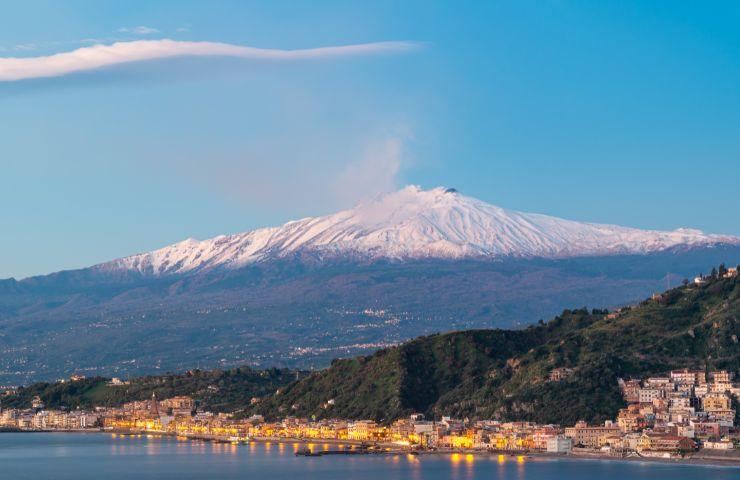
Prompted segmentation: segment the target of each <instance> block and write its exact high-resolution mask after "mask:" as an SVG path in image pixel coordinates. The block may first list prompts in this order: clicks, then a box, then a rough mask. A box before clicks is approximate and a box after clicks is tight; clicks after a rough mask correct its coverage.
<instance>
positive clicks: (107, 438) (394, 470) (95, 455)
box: [0, 433, 740, 480]
mask: <svg viewBox="0 0 740 480" xmlns="http://www.w3.org/2000/svg"><path fill="white" fill-rule="evenodd" d="M316 447H317V448H323V447H324V446H323V445H321V444H319V445H316ZM294 448H295V447H294V446H293V445H292V444H274V443H273V444H258V443H253V444H249V445H224V444H213V443H200V442H190V441H178V440H176V439H173V438H160V437H146V436H141V437H113V436H111V435H108V434H98V433H89V434H65V433H0V479H6V478H7V479H13V480H23V479H29V480H30V479H33V480H39V479H59V480H67V479H69V480H85V479H103V480H119V479H137V480H146V479H157V480H163V479H177V480H185V479H221V480H230V479H246V478H253V479H268V478H269V479H290V480H309V479H328V480H332V479H337V480H339V479H342V480H353V479H357V480H360V479H382V480H393V479H425V480H427V479H429V480H433V479H478V478H485V479H501V480H503V479H507V480H508V479H511V480H525V479H547V480H560V479H562V480H594V479H597V480H612V479H614V480H625V479H629V480H639V479H650V480H660V479H670V480H683V479H686V480H698V479H708V480H713V479H716V480H720V479H722V480H724V479H731V478H732V479H737V478H740V468H721V467H706V466H693V465H663V464H655V463H632V462H616V461H598V460H588V461H584V460H559V459H558V460H555V459H531V458H526V459H522V460H517V459H516V458H509V457H506V458H499V457H497V456H495V455H493V456H486V455H483V456H475V457H472V456H467V455H455V456H453V455H426V456H418V457H413V456H407V455H398V456H375V455H362V456H332V457H296V456H295V455H294ZM326 448H329V446H328V445H327V446H326ZM332 448H333V447H332Z"/></svg>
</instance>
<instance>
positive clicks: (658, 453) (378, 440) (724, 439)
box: [0, 368, 740, 461]
mask: <svg viewBox="0 0 740 480" xmlns="http://www.w3.org/2000/svg"><path fill="white" fill-rule="evenodd" d="M571 374H572V370H570V369H568V368H557V369H554V370H552V371H551V372H550V376H549V381H552V382H560V381H567V379H568V377H569V376H570V375H571ZM733 377H734V374H733V372H728V371H710V372H705V371H703V370H689V369H682V370H674V371H671V372H669V374H668V375H666V376H659V377H649V378H644V379H633V378H631V379H619V387H620V389H621V392H622V395H623V399H624V401H625V403H626V404H627V406H626V407H625V408H622V409H621V410H620V411H619V413H618V415H617V417H616V418H615V419H613V420H607V421H606V422H604V423H603V424H599V425H589V424H587V423H586V422H583V421H581V422H578V423H576V424H575V425H572V426H565V427H563V426H560V425H541V424H536V423H531V422H506V421H499V420H475V421H471V420H469V419H455V418H451V417H447V416H443V417H441V418H439V419H429V418H425V417H424V415H422V414H412V415H410V416H408V417H407V418H402V419H398V420H396V421H394V422H392V423H390V424H383V423H378V422H375V421H373V420H343V419H323V420H315V419H307V418H296V417H286V418H283V419H282V420H280V421H266V420H265V419H264V418H263V417H262V416H260V415H252V416H250V417H246V418H239V417H238V416H235V415H234V414H228V413H213V412H208V411H201V409H200V408H199V407H198V405H197V403H196V401H195V400H193V399H192V398H190V397H187V396H180V397H174V398H166V399H162V400H159V399H157V398H156V397H155V396H152V398H150V399H147V400H142V401H135V402H129V403H125V404H123V405H122V406H120V407H115V408H110V407H96V408H94V409H92V410H89V411H82V410H72V411H64V410H50V409H46V408H45V406H44V403H43V401H42V399H41V398H38V397H36V398H34V399H33V402H32V405H31V406H30V407H31V408H27V409H2V410H0V428H1V429H5V430H16V431H103V432H110V433H111V434H115V435H137V434H159V435H169V436H176V437H181V438H189V439H200V440H211V441H218V442H229V443H235V444H238V443H242V442H248V441H276V442H283V441H284V442H288V441H292V442H294V444H295V445H296V446H297V445H299V444H300V443H305V444H306V445H308V447H309V449H308V450H306V451H307V452H309V453H311V452H312V450H311V449H315V448H316V447H315V444H317V443H326V444H336V445H339V446H341V447H342V448H345V447H349V448H351V449H352V450H354V451H355V452H369V451H375V452H435V451H436V452H450V453H455V452H458V453H475V452H498V453H504V454H506V453H508V454H512V455H526V454H537V453H547V454H554V455H572V456H578V455H580V456H589V455H591V456H601V457H603V456H608V457H614V458H630V457H638V458H662V459H680V458H687V457H691V456H693V455H696V454H697V453H698V452H701V453H702V454H705V455H708V456H710V457H711V456H712V455H714V458H725V459H728V460H731V461H740V456H738V455H737V453H740V450H738V446H739V445H740V429H738V428H737V427H736V425H735V418H736V413H737V412H736V408H737V400H738V398H740V384H738V383H736V382H735V381H734V380H735V379H734V378H733ZM76 380H79V377H73V378H71V379H70V380H69V381H76ZM112 384H117V385H120V386H125V384H126V382H122V381H120V380H118V379H113V380H112ZM252 402H253V403H257V402H259V399H257V398H254V399H252ZM326 402H327V405H331V404H333V402H334V400H333V399H327V401H326ZM297 448H298V447H296V449H297ZM316 454H317V455H318V454H320V453H316Z"/></svg>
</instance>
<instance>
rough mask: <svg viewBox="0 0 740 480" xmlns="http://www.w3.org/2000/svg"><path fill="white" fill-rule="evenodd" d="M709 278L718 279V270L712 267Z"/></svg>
mask: <svg viewBox="0 0 740 480" xmlns="http://www.w3.org/2000/svg"><path fill="white" fill-rule="evenodd" d="M709 276H710V277H712V278H717V268H716V267H712V273H710V274H709Z"/></svg>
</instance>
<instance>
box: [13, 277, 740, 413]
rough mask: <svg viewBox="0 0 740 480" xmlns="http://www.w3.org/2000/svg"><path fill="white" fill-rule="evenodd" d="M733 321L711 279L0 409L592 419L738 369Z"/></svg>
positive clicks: (738, 296)
mask: <svg viewBox="0 0 740 480" xmlns="http://www.w3.org/2000/svg"><path fill="white" fill-rule="evenodd" d="M739 317H740V281H738V278H732V279H715V280H711V281H709V282H708V283H707V284H705V285H702V286H696V285H688V286H686V287H679V288H676V289H673V290H670V291H668V292H665V293H664V294H663V295H662V296H661V297H660V298H657V299H651V300H646V301H644V302H642V303H640V304H639V305H637V306H634V307H632V308H629V309H625V310H624V311H622V312H621V313H619V314H608V312H606V311H588V310H586V309H585V308H584V309H578V310H566V311H564V312H563V313H562V314H561V315H559V316H557V317H555V318H554V319H552V320H551V321H549V322H547V323H541V324H539V325H536V326H532V327H529V328H527V329H523V330H468V331H461V332H453V333H447V334H438V335H431V336H426V337H420V338H417V339H416V340H413V341H410V342H407V343H405V344H403V345H401V346H399V347H395V348H389V349H384V350H380V351H378V352H376V353H375V354H373V355H370V356H365V357H357V358H353V359H344V360H334V361H333V362H332V364H331V366H330V367H329V368H327V369H325V370H322V371H318V372H314V373H310V374H308V373H305V372H301V373H298V372H296V371H292V370H287V369H282V370H278V369H269V370H254V369H250V368H247V367H241V368H235V369H232V370H226V371H220V370H213V371H194V372H188V373H186V374H180V375H174V374H168V375H164V376H147V377H138V378H134V379H132V380H131V383H130V384H129V385H125V386H109V385H107V379H103V378H91V379H85V380H81V381H77V382H64V383H37V384H33V385H30V386H28V387H25V388H21V389H20V390H19V391H18V393H17V394H15V395H12V396H8V397H4V398H1V399H0V400H1V401H2V403H1V406H2V407H6V408H7V407H19V408H26V407H29V406H30V403H31V399H32V398H33V397H34V396H35V395H39V396H40V397H41V399H42V400H43V401H44V403H45V404H46V405H47V406H48V407H49V408H60V407H66V408H77V407H81V408H89V407H92V406H116V405H120V404H122V403H124V402H128V401H132V400H143V399H147V398H149V397H151V395H152V393H154V394H156V396H157V397H158V398H160V399H161V398H167V397H171V396H175V395H190V396H193V397H194V398H195V399H196V400H197V401H198V402H199V403H200V405H201V406H202V407H203V408H206V409H210V410H214V411H234V412H241V413H242V414H244V415H248V414H252V413H260V414H263V415H265V416H267V417H268V418H277V417H284V416H288V415H297V416H316V417H317V418H326V417H343V418H354V419H359V418H372V419H376V420H381V421H391V420H393V419H396V418H399V417H401V416H405V415H408V414H409V413H412V412H423V413H425V414H427V415H429V416H434V417H437V418H438V417H440V416H441V415H453V416H457V417H469V418H499V419H508V420H532V421H537V422H543V423H550V422H553V423H561V424H572V423H574V422H575V421H577V420H579V419H585V420H588V421H601V420H604V419H607V418H613V417H614V416H615V415H616V412H617V410H618V409H619V408H620V407H622V406H623V402H622V400H621V397H620V393H619V390H618V387H617V378H618V377H620V376H622V377H629V376H646V375H653V374H662V373H665V372H667V371H668V370H671V369H675V368H683V367H689V368H707V369H728V370H733V371H736V372H737V371H739V370H740V345H739V344H738V336H739V335H740V331H739V330H740V329H738V318H739ZM556 367H568V368H571V369H573V375H572V376H571V377H569V378H567V379H565V380H562V381H559V382H550V381H548V376H549V373H550V371H551V370H552V369H553V368H556ZM296 378H298V379H297V380H296ZM276 392H277V393H276ZM252 397H261V401H260V402H259V404H257V405H255V406H250V400H251V398H252ZM331 399H333V400H334V401H333V402H329V400H331Z"/></svg>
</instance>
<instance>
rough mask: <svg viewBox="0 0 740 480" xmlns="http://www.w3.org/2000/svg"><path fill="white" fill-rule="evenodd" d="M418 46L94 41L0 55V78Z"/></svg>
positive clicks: (388, 50)
mask: <svg viewBox="0 0 740 480" xmlns="http://www.w3.org/2000/svg"><path fill="white" fill-rule="evenodd" d="M417 47H418V44H417V43H414V42H376V43H363V44H357V45H344V46H338V47H320V48H309V49H301V50H279V49H266V48H254V47H246V46H241V45H231V44H228V43H217V42H181V41H175V40H166V39H165V40H139V41H133V42H118V43H114V44H112V45H95V46H92V47H84V48H79V49H77V50H73V51H71V52H64V53H57V54H55V55H48V56H43V57H25V58H15V57H2V58H0V81H1V82H13V81H19V80H27V79H31V78H44V77H59V76H62V75H68V74H70V73H75V72H82V71H86V70H95V69H98V68H103V67H109V66H113V65H119V64H123V63H131V62H140V61H145V60H156V59H164V58H172V57H187V56H195V57H215V56H219V57H234V58H243V59H256V60H270V59H272V60H301V59H318V58H329V57H349V56H359V55H368V54H380V53H399V52H404V51H409V50H413V49H415V48H417Z"/></svg>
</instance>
